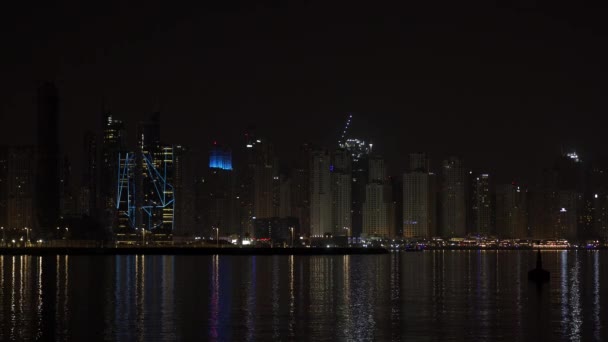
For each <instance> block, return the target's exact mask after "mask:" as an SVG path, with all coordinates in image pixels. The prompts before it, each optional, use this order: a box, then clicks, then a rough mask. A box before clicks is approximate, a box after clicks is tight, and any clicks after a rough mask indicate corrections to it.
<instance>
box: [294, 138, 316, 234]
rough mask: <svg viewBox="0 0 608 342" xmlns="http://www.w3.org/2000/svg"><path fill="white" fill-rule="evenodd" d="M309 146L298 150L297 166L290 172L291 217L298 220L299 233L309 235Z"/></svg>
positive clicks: (305, 145)
mask: <svg viewBox="0 0 608 342" xmlns="http://www.w3.org/2000/svg"><path fill="white" fill-rule="evenodd" d="M311 153H312V149H311V147H310V145H308V144H304V145H303V146H302V147H301V148H300V153H299V155H300V157H299V158H298V165H296V167H295V168H294V169H292V171H291V186H292V189H291V205H292V206H293V209H292V215H293V216H294V217H296V218H298V221H299V223H300V232H301V233H302V234H304V235H310V233H311V231H310V195H311V191H310V162H311V160H312V155H311Z"/></svg>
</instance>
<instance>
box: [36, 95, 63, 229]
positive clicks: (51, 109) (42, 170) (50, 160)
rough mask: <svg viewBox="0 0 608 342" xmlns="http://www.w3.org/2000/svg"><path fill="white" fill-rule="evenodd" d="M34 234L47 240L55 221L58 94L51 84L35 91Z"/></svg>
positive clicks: (56, 206)
mask: <svg viewBox="0 0 608 342" xmlns="http://www.w3.org/2000/svg"><path fill="white" fill-rule="evenodd" d="M36 157H37V158H36V160H37V165H36V192H35V194H36V196H35V197H36V213H37V226H38V227H37V231H38V233H39V234H40V235H41V236H45V237H50V236H51V233H52V232H53V231H54V229H55V225H56V224H57V222H58V220H59V198H60V195H59V174H58V172H59V95H58V93H57V88H56V87H55V85H54V84H53V83H44V84H43V85H42V86H41V87H40V88H39V89H38V142H37V148H36Z"/></svg>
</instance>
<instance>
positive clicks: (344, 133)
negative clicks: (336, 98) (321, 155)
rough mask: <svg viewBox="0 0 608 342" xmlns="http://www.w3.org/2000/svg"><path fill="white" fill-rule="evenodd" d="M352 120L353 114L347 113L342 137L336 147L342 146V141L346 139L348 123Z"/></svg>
mask: <svg viewBox="0 0 608 342" xmlns="http://www.w3.org/2000/svg"><path fill="white" fill-rule="evenodd" d="M352 119H353V114H352V113H348V118H347V119H346V125H344V130H343V131H342V136H341V137H340V139H339V140H338V146H342V145H344V139H345V138H346V133H347V132H348V128H349V127H350V122H351V121H352Z"/></svg>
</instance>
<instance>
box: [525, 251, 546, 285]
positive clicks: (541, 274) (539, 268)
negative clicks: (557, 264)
mask: <svg viewBox="0 0 608 342" xmlns="http://www.w3.org/2000/svg"><path fill="white" fill-rule="evenodd" d="M549 277H550V273H549V271H547V270H544V269H543V260H542V257H541V255H540V249H539V250H538V253H536V268H535V269H533V270H531V271H529V272H528V280H530V281H535V282H537V283H544V282H548V281H549Z"/></svg>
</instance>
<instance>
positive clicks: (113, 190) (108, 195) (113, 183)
mask: <svg viewBox="0 0 608 342" xmlns="http://www.w3.org/2000/svg"><path fill="white" fill-rule="evenodd" d="M102 131H103V138H102V143H101V159H100V165H101V167H100V172H99V174H100V179H99V199H100V206H99V207H100V208H99V209H100V210H101V212H100V223H101V225H102V228H103V230H104V233H105V235H106V236H108V237H110V236H111V234H112V233H113V230H114V228H115V227H117V226H118V225H119V224H118V221H119V216H118V207H119V204H120V195H121V193H120V192H119V189H121V186H120V185H121V184H122V183H123V181H126V178H125V179H124V180H121V179H120V178H119V175H120V174H125V173H126V172H125V170H124V168H120V167H119V166H121V165H123V166H124V165H125V164H124V163H119V162H120V161H121V159H122V161H124V158H125V157H126V156H127V152H126V131H125V125H124V124H123V122H122V121H120V120H116V119H115V118H114V117H113V116H112V114H111V113H110V112H108V111H106V110H102ZM124 185H125V186H126V183H124ZM134 185H135V184H134V183H133V186H134Z"/></svg>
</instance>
